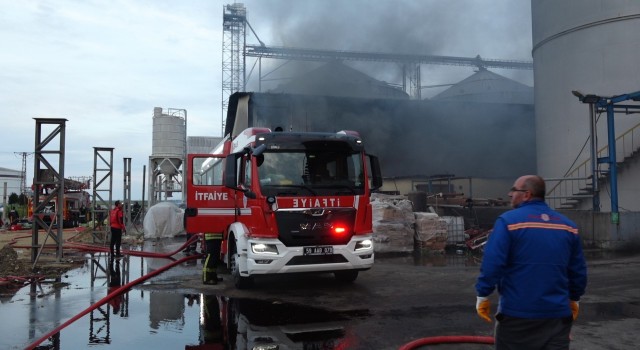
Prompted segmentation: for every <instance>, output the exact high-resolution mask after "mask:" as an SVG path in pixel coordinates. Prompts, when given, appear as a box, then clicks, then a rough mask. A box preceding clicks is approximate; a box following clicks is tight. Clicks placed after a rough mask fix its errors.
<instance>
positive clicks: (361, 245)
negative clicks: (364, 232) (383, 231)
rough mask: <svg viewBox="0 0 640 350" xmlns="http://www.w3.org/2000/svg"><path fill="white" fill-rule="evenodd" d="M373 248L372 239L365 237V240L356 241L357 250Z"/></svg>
mask: <svg viewBox="0 0 640 350" xmlns="http://www.w3.org/2000/svg"><path fill="white" fill-rule="evenodd" d="M372 248H373V241H371V240H370V239H365V240H363V241H358V242H356V248H355V251H356V252H357V251H362V250H370V249H372Z"/></svg>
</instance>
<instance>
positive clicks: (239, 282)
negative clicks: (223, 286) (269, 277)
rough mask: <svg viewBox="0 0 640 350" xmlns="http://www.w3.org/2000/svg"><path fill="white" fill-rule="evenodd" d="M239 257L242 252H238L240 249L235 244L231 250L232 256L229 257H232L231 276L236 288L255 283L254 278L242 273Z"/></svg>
mask: <svg viewBox="0 0 640 350" xmlns="http://www.w3.org/2000/svg"><path fill="white" fill-rule="evenodd" d="M239 257H240V254H238V249H237V248H236V246H235V244H234V245H233V248H232V251H231V256H230V257H229V258H230V259H231V261H230V265H231V278H232V279H233V284H234V285H235V286H236V288H238V289H247V288H250V287H251V286H252V285H253V278H251V277H244V276H241V275H240V268H239V267H238V259H239Z"/></svg>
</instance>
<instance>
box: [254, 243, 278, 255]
mask: <svg viewBox="0 0 640 350" xmlns="http://www.w3.org/2000/svg"><path fill="white" fill-rule="evenodd" d="M251 251H252V252H253V253H254V254H273V255H277V254H278V247H276V245H275V244H264V243H251Z"/></svg>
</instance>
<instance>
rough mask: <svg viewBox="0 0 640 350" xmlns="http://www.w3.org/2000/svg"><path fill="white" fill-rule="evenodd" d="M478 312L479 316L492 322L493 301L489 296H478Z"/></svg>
mask: <svg viewBox="0 0 640 350" xmlns="http://www.w3.org/2000/svg"><path fill="white" fill-rule="evenodd" d="M476 312H478V316H480V318H482V319H483V320H485V321H487V322H491V316H489V314H490V313H491V303H490V302H489V298H487V297H477V298H476Z"/></svg>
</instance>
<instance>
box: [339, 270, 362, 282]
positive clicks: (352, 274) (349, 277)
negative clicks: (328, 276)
mask: <svg viewBox="0 0 640 350" xmlns="http://www.w3.org/2000/svg"><path fill="white" fill-rule="evenodd" d="M333 275H334V276H335V277H336V280H338V281H339V282H343V283H351V282H353V281H355V280H356V278H358V271H357V270H344V271H335V272H334V273H333Z"/></svg>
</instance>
